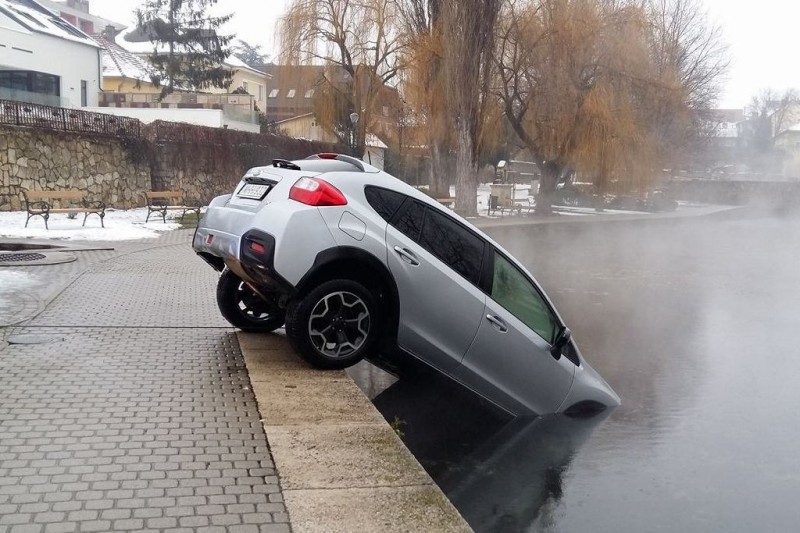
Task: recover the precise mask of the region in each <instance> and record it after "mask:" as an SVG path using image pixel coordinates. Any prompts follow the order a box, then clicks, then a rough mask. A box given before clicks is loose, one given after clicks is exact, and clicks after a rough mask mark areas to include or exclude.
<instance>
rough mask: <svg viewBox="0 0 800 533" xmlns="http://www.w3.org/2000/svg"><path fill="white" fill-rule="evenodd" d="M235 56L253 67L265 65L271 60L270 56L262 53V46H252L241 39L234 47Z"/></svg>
mask: <svg viewBox="0 0 800 533" xmlns="http://www.w3.org/2000/svg"><path fill="white" fill-rule="evenodd" d="M233 55H235V56H236V57H238V58H239V59H241V60H242V61H244V62H245V63H247V64H248V65H249V66H251V67H259V66H261V65H265V64H266V63H267V61H268V60H269V56H268V55H267V54H265V53H263V52H262V50H261V45H260V44H257V45H252V44H250V43H248V42H247V41H243V40H241V39H239V44H237V45H236V46H234V47H233Z"/></svg>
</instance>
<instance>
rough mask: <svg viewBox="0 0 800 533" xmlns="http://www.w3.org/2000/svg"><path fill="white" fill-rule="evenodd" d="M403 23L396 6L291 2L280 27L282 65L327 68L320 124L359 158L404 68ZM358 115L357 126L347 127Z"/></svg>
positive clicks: (379, 0) (355, 0) (362, 1)
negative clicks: (386, 93) (379, 110)
mask: <svg viewBox="0 0 800 533" xmlns="http://www.w3.org/2000/svg"><path fill="white" fill-rule="evenodd" d="M399 20H400V18H399V13H398V11H397V4H396V2H395V0H290V1H289V4H288V8H287V11H286V14H285V15H284V17H283V18H282V19H281V21H280V38H281V54H280V59H281V62H282V63H283V64H286V65H314V64H316V65H325V66H326V67H327V68H326V74H325V76H324V78H323V80H322V81H323V82H324V84H325V86H324V87H322V88H321V89H322V90H320V91H319V94H318V95H317V103H316V105H315V108H316V114H317V120H318V121H319V122H320V124H321V125H322V126H323V127H325V128H326V129H327V130H328V131H330V132H332V133H333V134H334V135H336V136H337V138H338V139H339V141H340V142H342V143H344V144H348V145H352V147H353V152H354V154H355V155H357V156H358V157H362V156H363V154H364V149H365V141H366V135H367V133H368V132H369V131H370V129H371V128H372V127H373V126H374V125H375V118H376V114H377V113H376V110H377V108H378V107H379V101H380V96H381V94H382V92H383V91H384V90H385V88H386V87H387V86H388V85H390V84H391V83H392V82H393V81H394V80H395V78H396V77H397V75H398V72H399V69H400V67H401V63H400V57H401V54H400V52H401V50H402V47H403V42H402V40H401V39H400V35H399V31H398V24H399ZM340 74H341V75H340ZM352 113H356V114H358V121H357V122H356V123H355V124H353V122H352V121H349V120H348V121H342V117H343V116H347V117H349V116H350V115H351V114H352ZM343 128H344V129H343Z"/></svg>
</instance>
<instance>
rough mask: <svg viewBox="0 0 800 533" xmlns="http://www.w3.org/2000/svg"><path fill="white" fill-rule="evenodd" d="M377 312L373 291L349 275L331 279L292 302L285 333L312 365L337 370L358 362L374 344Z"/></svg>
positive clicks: (376, 336) (378, 322) (377, 326)
mask: <svg viewBox="0 0 800 533" xmlns="http://www.w3.org/2000/svg"><path fill="white" fill-rule="evenodd" d="M379 330H380V315H379V310H378V305H377V300H376V298H375V297H374V296H373V294H372V293H371V292H370V291H369V289H367V288H366V287H364V286H363V285H362V284H361V283H358V282H356V281H353V280H349V279H335V280H331V281H327V282H325V283H322V284H321V285H319V286H318V287H315V288H314V289H312V290H311V291H310V292H309V293H307V294H306V295H305V296H304V297H303V298H302V299H300V300H298V301H296V302H294V303H292V304H291V305H290V306H289V310H288V312H287V315H286V336H287V337H288V339H289V343H290V344H291V345H292V347H293V348H294V349H295V351H296V352H297V353H298V354H299V355H300V356H301V357H302V358H303V359H305V360H306V361H308V362H309V363H310V364H311V365H312V366H314V367H316V368H320V369H324V370H340V369H343V368H347V367H349V366H352V365H354V364H356V363H358V362H359V361H360V360H361V359H363V358H364V357H366V356H368V355H370V352H371V351H372V350H373V349H374V348H375V346H376V345H377V343H376V341H377V338H378V331H379Z"/></svg>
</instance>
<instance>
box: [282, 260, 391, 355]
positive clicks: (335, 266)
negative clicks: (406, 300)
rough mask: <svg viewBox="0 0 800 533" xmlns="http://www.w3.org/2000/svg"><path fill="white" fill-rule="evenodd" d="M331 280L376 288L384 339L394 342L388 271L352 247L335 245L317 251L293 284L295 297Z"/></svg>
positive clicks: (380, 263)
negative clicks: (307, 269) (308, 267)
mask: <svg viewBox="0 0 800 533" xmlns="http://www.w3.org/2000/svg"><path fill="white" fill-rule="evenodd" d="M331 279H351V280H353V281H358V282H361V283H363V284H364V285H365V286H367V287H369V288H371V289H378V290H379V291H380V296H379V298H378V301H379V303H381V304H384V305H382V307H383V309H384V310H385V312H386V315H385V316H384V324H385V325H386V331H385V333H384V335H383V337H384V339H385V340H389V341H391V342H395V341H396V339H397V328H398V322H399V318H400V297H399V294H398V291H397V283H396V282H395V280H394V276H392V273H391V272H390V271H389V268H388V267H387V266H386V265H385V264H384V263H383V262H382V261H381V260H380V259H378V258H377V257H375V256H374V255H372V254H371V253H369V252H367V251H365V250H362V249H361V248H355V247H352V246H337V247H334V248H328V249H327V250H323V251H321V252H319V253H318V254H317V256H316V258H315V260H314V264H313V265H312V267H311V268H310V269H309V271H308V272H306V274H305V275H304V276H303V277H302V278H301V279H300V281H299V282H298V283H297V285H296V292H295V298H302V296H304V295H305V294H307V293H308V292H309V291H311V290H312V289H313V288H314V287H316V286H318V285H320V284H321V283H324V282H326V281H328V280H331Z"/></svg>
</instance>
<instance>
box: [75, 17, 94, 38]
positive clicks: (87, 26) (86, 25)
mask: <svg viewBox="0 0 800 533" xmlns="http://www.w3.org/2000/svg"><path fill="white" fill-rule="evenodd" d="M78 20H79V22H80V24H81V26H80V27H81V31H82V32H83V33H86V34H87V35H93V34H94V23H93V22H92V21H91V20H83V19H78Z"/></svg>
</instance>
